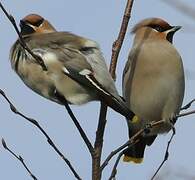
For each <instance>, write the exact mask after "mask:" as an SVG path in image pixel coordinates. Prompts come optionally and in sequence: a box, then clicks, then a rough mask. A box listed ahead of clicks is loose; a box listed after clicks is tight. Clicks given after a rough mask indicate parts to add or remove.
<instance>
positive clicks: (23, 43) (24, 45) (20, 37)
mask: <svg viewBox="0 0 195 180" xmlns="http://www.w3.org/2000/svg"><path fill="white" fill-rule="evenodd" d="M0 8H1V9H2V11H3V12H4V14H5V15H6V17H7V18H8V19H9V21H10V22H11V24H12V25H13V27H14V29H15V31H16V33H17V34H18V37H19V42H20V44H21V46H22V47H23V48H24V49H25V50H26V51H27V52H28V53H29V54H30V55H31V56H32V57H33V58H34V59H35V60H36V61H37V63H38V64H39V65H40V66H41V67H42V69H43V70H44V71H46V70H47V67H46V66H45V64H44V62H43V59H42V58H41V57H40V56H38V55H35V54H34V53H33V52H32V51H31V50H30V49H29V48H28V46H27V45H26V43H25V41H24V40H23V38H22V35H21V34H20V31H19V30H18V27H17V25H16V21H15V19H14V17H13V16H12V15H10V14H9V13H8V12H7V11H6V9H5V8H4V6H3V5H2V3H1V2H0Z"/></svg>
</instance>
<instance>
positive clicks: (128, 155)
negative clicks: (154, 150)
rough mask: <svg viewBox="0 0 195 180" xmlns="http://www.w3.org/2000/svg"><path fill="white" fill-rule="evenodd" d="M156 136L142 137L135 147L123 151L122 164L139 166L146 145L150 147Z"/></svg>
mask: <svg viewBox="0 0 195 180" xmlns="http://www.w3.org/2000/svg"><path fill="white" fill-rule="evenodd" d="M156 137H157V136H156V135H154V136H148V137H142V138H141V139H140V141H139V142H137V143H136V144H135V145H133V146H131V147H128V148H127V149H125V150H124V158H123V161H124V162H134V163H136V164H140V163H142V162H143V158H144V151H145V148H146V145H148V146H150V145H151V144H152V143H153V142H154V140H155V138H156Z"/></svg>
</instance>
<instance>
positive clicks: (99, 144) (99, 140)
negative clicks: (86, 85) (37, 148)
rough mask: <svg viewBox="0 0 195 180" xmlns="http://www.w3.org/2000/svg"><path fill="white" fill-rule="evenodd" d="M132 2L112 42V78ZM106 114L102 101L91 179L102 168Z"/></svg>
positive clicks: (100, 171) (128, 2) (114, 75)
mask: <svg viewBox="0 0 195 180" xmlns="http://www.w3.org/2000/svg"><path fill="white" fill-rule="evenodd" d="M133 2H134V0H127V4H126V8H125V12H124V16H123V20H122V24H121V28H120V32H119V35H118V38H117V40H116V41H115V42H114V43H113V47H112V57H111V62H110V69H109V71H110V74H111V76H112V78H113V79H114V80H115V79H116V74H115V71H116V65H117V59H118V56H119V53H120V49H121V46H122V43H123V40H124V37H125V34H126V31H127V26H128V22H129V19H130V14H131V10H132V6H133ZM106 114H107V106H106V105H105V104H104V103H101V108H100V115H99V123H98V129H97V131H96V140H95V153H94V155H93V157H92V179H93V180H99V179H101V174H102V170H103V169H102V168H101V167H100V162H101V154H102V147H103V136H104V130H105V125H106Z"/></svg>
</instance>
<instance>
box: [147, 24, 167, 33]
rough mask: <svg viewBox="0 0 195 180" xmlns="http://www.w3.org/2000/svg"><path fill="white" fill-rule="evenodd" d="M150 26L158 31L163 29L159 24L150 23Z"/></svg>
mask: <svg viewBox="0 0 195 180" xmlns="http://www.w3.org/2000/svg"><path fill="white" fill-rule="evenodd" d="M150 27H151V28H152V29H155V30H156V31H158V32H163V31H164V29H163V28H162V27H161V26H158V25H151V26H150Z"/></svg>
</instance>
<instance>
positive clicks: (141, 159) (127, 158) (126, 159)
mask: <svg viewBox="0 0 195 180" xmlns="http://www.w3.org/2000/svg"><path fill="white" fill-rule="evenodd" d="M123 161H124V162H133V163H136V164H140V163H142V162H143V158H135V157H130V156H126V155H125V156H124V157H123Z"/></svg>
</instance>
